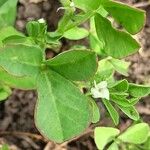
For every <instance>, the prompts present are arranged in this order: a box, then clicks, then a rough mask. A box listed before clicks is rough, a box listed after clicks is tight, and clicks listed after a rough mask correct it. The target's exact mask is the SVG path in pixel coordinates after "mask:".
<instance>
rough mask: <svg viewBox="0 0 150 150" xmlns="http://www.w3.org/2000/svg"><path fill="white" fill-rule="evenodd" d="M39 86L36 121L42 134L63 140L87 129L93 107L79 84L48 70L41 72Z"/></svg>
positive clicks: (59, 140) (52, 138)
mask: <svg viewBox="0 0 150 150" xmlns="http://www.w3.org/2000/svg"><path fill="white" fill-rule="evenodd" d="M37 87H38V88H37V91H38V102H37V106H36V111H35V122H36V126H37V128H38V129H39V130H40V132H41V133H42V134H44V135H45V136H46V137H48V138H49V139H51V140H54V141H57V142H59V143H60V142H63V141H65V140H68V139H70V138H72V137H74V136H76V135H78V134H79V133H81V132H82V131H84V129H85V128H86V127H87V126H88V124H89V121H90V108H89V103H88V100H87V98H86V97H85V96H83V95H82V94H81V92H80V91H79V89H78V88H76V87H75V85H73V84H72V83H71V82H70V81H69V80H67V79H65V78H64V77H62V76H61V75H59V74H58V73H56V72H53V71H48V72H45V73H42V74H40V75H39V78H38V84H37ZM58 91H59V92H58ZM62 93H63V94H62ZM45 94H46V95H45Z"/></svg>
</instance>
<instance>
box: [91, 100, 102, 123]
mask: <svg viewBox="0 0 150 150" xmlns="http://www.w3.org/2000/svg"><path fill="white" fill-rule="evenodd" d="M90 104H91V109H92V123H97V122H98V121H99V120H100V110H99V108H98V105H97V104H96V102H95V101H94V100H93V99H90Z"/></svg>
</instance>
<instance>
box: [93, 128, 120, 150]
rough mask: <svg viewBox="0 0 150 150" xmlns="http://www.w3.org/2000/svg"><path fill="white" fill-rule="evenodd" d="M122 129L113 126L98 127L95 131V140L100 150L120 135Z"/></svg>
mask: <svg viewBox="0 0 150 150" xmlns="http://www.w3.org/2000/svg"><path fill="white" fill-rule="evenodd" d="M119 133H120V131H119V130H118V129H115V128H111V127H97V128H95V131H94V140H95V143H96V145H97V147H98V149H99V150H103V149H104V147H105V146H106V145H107V144H108V143H109V142H111V141H113V140H114V139H115V137H116V136H117V135H119Z"/></svg>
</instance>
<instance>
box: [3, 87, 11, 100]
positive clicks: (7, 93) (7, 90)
mask: <svg viewBox="0 0 150 150" xmlns="http://www.w3.org/2000/svg"><path fill="white" fill-rule="evenodd" d="M11 93H12V92H11V89H10V88H9V87H7V86H1V85H0V101H2V100H5V99H6V98H8V96H10V94H11Z"/></svg>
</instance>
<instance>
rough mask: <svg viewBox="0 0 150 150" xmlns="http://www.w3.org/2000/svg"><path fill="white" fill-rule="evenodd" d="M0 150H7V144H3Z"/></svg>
mask: <svg viewBox="0 0 150 150" xmlns="http://www.w3.org/2000/svg"><path fill="white" fill-rule="evenodd" d="M0 150H9V147H8V145H7V144H3V145H2V147H1V148H0Z"/></svg>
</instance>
